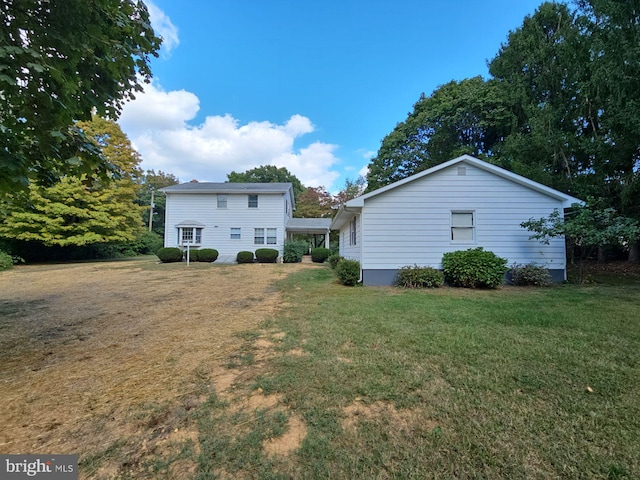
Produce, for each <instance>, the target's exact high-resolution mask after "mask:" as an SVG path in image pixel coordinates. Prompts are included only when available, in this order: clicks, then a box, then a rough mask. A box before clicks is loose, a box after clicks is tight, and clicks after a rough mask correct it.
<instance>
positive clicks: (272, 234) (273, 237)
mask: <svg viewBox="0 0 640 480" xmlns="http://www.w3.org/2000/svg"><path fill="white" fill-rule="evenodd" d="M276 243H278V229H277V228H267V245H275V244H276Z"/></svg>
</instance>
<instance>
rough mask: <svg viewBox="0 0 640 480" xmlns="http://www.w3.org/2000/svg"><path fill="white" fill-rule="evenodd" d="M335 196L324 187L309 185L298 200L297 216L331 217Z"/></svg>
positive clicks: (294, 214) (295, 212) (294, 213)
mask: <svg viewBox="0 0 640 480" xmlns="http://www.w3.org/2000/svg"><path fill="white" fill-rule="evenodd" d="M333 203H334V201H333V197H332V196H331V194H330V193H329V192H327V190H326V189H325V188H324V187H307V189H306V190H305V191H304V192H302V193H301V194H300V195H299V196H298V199H297V200H296V209H295V211H294V212H293V216H294V217H296V218H331V216H333V212H334V210H333Z"/></svg>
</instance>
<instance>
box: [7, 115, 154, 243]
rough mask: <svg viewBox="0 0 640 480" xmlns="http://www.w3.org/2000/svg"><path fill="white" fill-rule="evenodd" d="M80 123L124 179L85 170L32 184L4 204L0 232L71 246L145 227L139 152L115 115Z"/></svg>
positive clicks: (127, 237) (118, 238)
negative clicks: (102, 178)
mask: <svg viewBox="0 0 640 480" xmlns="http://www.w3.org/2000/svg"><path fill="white" fill-rule="evenodd" d="M77 127H78V128H79V129H82V130H83V131H84V132H85V134H86V135H87V137H88V138H91V139H92V141H93V142H94V145H95V147H96V148H98V149H100V150H101V151H102V152H103V154H104V156H105V158H107V160H108V161H109V162H110V163H111V164H113V165H114V168H115V169H116V170H117V172H118V179H117V180H114V181H111V182H109V183H103V182H101V181H100V180H99V179H98V178H97V177H94V178H89V177H88V176H87V175H85V174H83V175H81V176H79V177H74V176H70V175H67V176H65V177H63V178H61V179H60V181H59V182H58V183H56V184H54V185H52V186H49V187H45V186H42V185H38V184H36V183H32V184H30V185H29V186H28V187H27V188H28V190H27V192H17V193H16V194H12V195H9V196H7V197H6V199H5V201H4V202H3V203H2V204H1V206H0V212H1V213H2V214H3V216H4V217H5V218H4V222H3V223H2V224H0V237H4V238H9V239H14V240H18V241H22V242H38V243H41V244H43V245H45V246H59V247H68V246H85V245H92V244H98V243H102V244H104V243H113V242H126V241H132V240H134V239H136V237H137V236H138V235H139V234H140V233H141V232H142V222H141V208H140V207H138V206H137V205H136V204H135V203H134V200H135V198H136V192H137V190H138V184H137V183H136V181H135V180H136V178H137V176H138V175H139V173H140V172H139V169H138V162H139V159H140V158H139V155H138V154H137V152H136V151H135V150H133V148H132V147H131V144H130V143H129V140H128V139H127V137H126V135H125V134H124V133H123V132H122V130H120V127H119V126H118V124H116V123H115V122H113V121H111V120H104V119H101V118H95V119H94V121H92V122H83V123H79V124H78V125H77Z"/></svg>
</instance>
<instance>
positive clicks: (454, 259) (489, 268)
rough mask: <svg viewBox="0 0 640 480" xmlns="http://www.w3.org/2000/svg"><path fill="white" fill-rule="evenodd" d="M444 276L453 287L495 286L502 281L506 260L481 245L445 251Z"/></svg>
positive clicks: (443, 259)
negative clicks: (467, 248)
mask: <svg viewBox="0 0 640 480" xmlns="http://www.w3.org/2000/svg"><path fill="white" fill-rule="evenodd" d="M442 267H443V269H444V278H445V280H446V281H447V283H448V284H449V285H451V286H453V287H466V288H496V287H497V286H498V285H502V283H503V282H504V274H505V272H506V271H507V270H508V268H507V260H506V259H505V258H500V257H498V256H497V255H496V254H495V253H493V252H489V251H485V250H484V249H483V248H482V247H478V248H470V249H469V250H458V251H456V252H448V253H445V254H444V256H443V257H442Z"/></svg>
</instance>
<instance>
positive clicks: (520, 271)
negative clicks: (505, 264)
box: [508, 263, 553, 287]
mask: <svg viewBox="0 0 640 480" xmlns="http://www.w3.org/2000/svg"><path fill="white" fill-rule="evenodd" d="M508 277H509V278H510V279H511V282H512V283H513V284H514V285H517V286H519V287H526V286H535V287H548V286H550V285H551V284H552V283H553V279H552V278H551V274H550V273H549V270H548V269H546V268H545V267H540V266H538V265H536V264H534V263H529V264H527V265H518V264H515V263H514V264H513V265H512V266H511V269H510V270H509V273H508Z"/></svg>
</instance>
